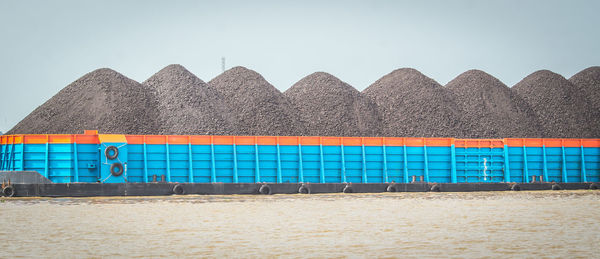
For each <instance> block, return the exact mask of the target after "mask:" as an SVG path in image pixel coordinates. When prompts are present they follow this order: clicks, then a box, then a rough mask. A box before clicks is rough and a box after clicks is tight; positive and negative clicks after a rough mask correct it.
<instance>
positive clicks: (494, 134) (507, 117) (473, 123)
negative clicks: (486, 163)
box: [446, 70, 542, 138]
mask: <svg viewBox="0 0 600 259" xmlns="http://www.w3.org/2000/svg"><path fill="white" fill-rule="evenodd" d="M446 89H447V90H448V91H450V92H452V93H453V94H454V95H455V96H456V102H457V103H458V107H459V108H460V114H461V115H462V116H463V121H464V124H462V125H461V129H462V132H461V133H459V134H457V135H458V136H461V137H471V138H539V137H542V130H541V125H540V123H539V121H538V120H537V117H536V115H535V113H534V112H533V110H532V109H531V108H530V107H529V105H528V104H527V103H526V102H525V101H524V100H523V99H522V98H521V97H520V96H518V95H517V94H516V93H514V92H513V91H511V89H510V88H508V86H506V85H505V84H503V83H502V82H500V80H498V79H497V78H495V77H493V76H491V75H489V74H487V73H485V72H483V71H481V70H469V71H467V72H464V73H462V74H460V75H459V76H457V77H456V78H455V79H453V80H452V81H450V82H449V83H448V84H446Z"/></svg>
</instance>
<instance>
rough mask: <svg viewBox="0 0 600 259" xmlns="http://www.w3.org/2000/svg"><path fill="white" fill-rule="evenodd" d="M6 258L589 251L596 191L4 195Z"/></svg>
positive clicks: (596, 238)
mask: <svg viewBox="0 0 600 259" xmlns="http://www.w3.org/2000/svg"><path fill="white" fill-rule="evenodd" d="M0 206H1V210H0V214H1V215H2V221H0V249H1V251H3V256H7V255H20V256H25V257H40V256H61V257H64V256H67V257H115V256H126V257H175V256H181V257H264V256H267V257H446V256H456V257H482V256H493V255H500V256H508V257H524V256H525V257H597V256H598V244H600V224H598V222H600V191H589V190H586V191H554V192H551V191H542V192H489V193H484V192H476V193H383V194H322V195H299V194H298V195H272V196H241V195H229V196H195V195H192V196H169V197H115V198H81V199H79V198H60V199H40V198H24V199H14V198H13V199H4V200H2V203H1V205H0Z"/></svg>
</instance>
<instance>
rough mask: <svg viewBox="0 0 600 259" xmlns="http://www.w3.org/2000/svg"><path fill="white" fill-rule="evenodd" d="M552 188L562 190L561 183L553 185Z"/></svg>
mask: <svg viewBox="0 0 600 259" xmlns="http://www.w3.org/2000/svg"><path fill="white" fill-rule="evenodd" d="M552 190H553V191H560V190H562V187H560V185H558V184H557V183H555V184H553V185H552Z"/></svg>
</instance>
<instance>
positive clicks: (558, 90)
mask: <svg viewBox="0 0 600 259" xmlns="http://www.w3.org/2000/svg"><path fill="white" fill-rule="evenodd" d="M513 90H514V91H515V92H516V93H517V94H519V95H520V96H521V97H523V99H525V101H526V102H527V103H529V106H531V108H532V109H533V111H534V112H535V113H536V115H537V117H538V118H539V121H540V123H541V125H542V129H543V136H544V137H547V138H589V137H600V136H598V135H596V136H594V134H592V133H591V129H590V128H591V127H592V125H590V124H588V122H587V117H588V115H586V112H588V111H587V107H588V106H587V100H586V97H585V96H584V95H583V94H582V93H581V92H580V91H578V90H577V87H575V86H574V85H573V84H572V83H571V82H569V81H568V80H567V79H565V78H564V77H562V76H561V75H559V74H555V73H553V72H551V71H548V70H540V71H537V72H534V73H533V74H531V75H529V76H527V77H525V78H524V79H523V80H521V82H519V83H517V84H516V85H515V86H513Z"/></svg>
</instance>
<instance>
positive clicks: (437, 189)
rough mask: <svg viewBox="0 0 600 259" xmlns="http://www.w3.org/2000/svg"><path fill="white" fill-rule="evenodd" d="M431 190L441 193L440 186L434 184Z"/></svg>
mask: <svg viewBox="0 0 600 259" xmlns="http://www.w3.org/2000/svg"><path fill="white" fill-rule="evenodd" d="M429 190H430V191H432V192H439V191H441V188H440V186H439V185H437V184H434V185H432V186H431V188H429Z"/></svg>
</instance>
